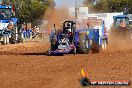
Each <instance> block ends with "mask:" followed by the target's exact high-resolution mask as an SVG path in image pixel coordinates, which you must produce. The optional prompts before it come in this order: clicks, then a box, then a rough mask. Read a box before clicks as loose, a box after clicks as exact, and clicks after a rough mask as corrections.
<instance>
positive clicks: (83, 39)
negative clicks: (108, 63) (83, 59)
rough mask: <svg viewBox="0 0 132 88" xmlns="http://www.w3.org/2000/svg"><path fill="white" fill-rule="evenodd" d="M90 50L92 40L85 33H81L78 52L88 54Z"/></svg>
mask: <svg viewBox="0 0 132 88" xmlns="http://www.w3.org/2000/svg"><path fill="white" fill-rule="evenodd" d="M89 51H90V40H89V38H88V36H87V35H86V34H85V33H81V34H79V42H78V53H81V54H88V53H89Z"/></svg>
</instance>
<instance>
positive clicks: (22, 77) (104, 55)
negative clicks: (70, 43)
mask: <svg viewBox="0 0 132 88" xmlns="http://www.w3.org/2000/svg"><path fill="white" fill-rule="evenodd" d="M47 49H48V43H40V42H39V43H37V42H32V43H24V44H17V45H5V46H3V45H0V54H1V55H0V88H82V87H81V86H80V84H79V81H78V80H79V79H80V78H81V74H80V71H81V69H82V68H84V69H85V71H87V72H88V76H89V78H90V79H91V80H110V79H118V80H120V79H123V80H125V79H126V80H127V79H131V80H132V64H131V63H132V50H127V51H118V50H108V51H106V52H101V53H100V54H91V53H90V54H80V55H79V54H78V55H72V54H71V55H64V56H46V51H47ZM86 88H87V87H86ZM90 88H132V86H128V87H126V86H124V87H121V86H117V87H114V86H111V87H108V86H103V87H100V86H94V87H90Z"/></svg>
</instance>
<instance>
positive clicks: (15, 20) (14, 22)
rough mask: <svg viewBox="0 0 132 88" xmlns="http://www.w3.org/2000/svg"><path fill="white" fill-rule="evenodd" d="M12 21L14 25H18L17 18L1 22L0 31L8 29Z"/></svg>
mask: <svg viewBox="0 0 132 88" xmlns="http://www.w3.org/2000/svg"><path fill="white" fill-rule="evenodd" d="M10 21H12V22H13V24H16V23H17V21H18V19H17V18H11V19H9V20H0V30H2V29H4V28H7V26H8V25H9V22H10Z"/></svg>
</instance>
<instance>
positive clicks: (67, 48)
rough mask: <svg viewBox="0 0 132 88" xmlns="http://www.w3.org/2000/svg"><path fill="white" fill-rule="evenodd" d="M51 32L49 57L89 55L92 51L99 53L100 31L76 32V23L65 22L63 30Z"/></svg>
mask: <svg viewBox="0 0 132 88" xmlns="http://www.w3.org/2000/svg"><path fill="white" fill-rule="evenodd" d="M54 28H55V30H54V31H52V32H51V35H50V43H51V46H50V48H49V50H48V55H56V54H68V53H73V54H74V55H75V54H76V53H82V54H87V53H88V52H89V51H90V49H92V50H94V51H95V50H96V52H99V30H98V29H87V30H85V29H84V30H76V25H75V22H74V21H65V22H64V23H63V30H62V31H60V32H57V31H56V27H55V25H54Z"/></svg>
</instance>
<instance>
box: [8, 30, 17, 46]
mask: <svg viewBox="0 0 132 88" xmlns="http://www.w3.org/2000/svg"><path fill="white" fill-rule="evenodd" d="M9 41H10V43H11V44H14V43H16V32H15V30H14V29H11V38H10V40H9Z"/></svg>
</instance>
